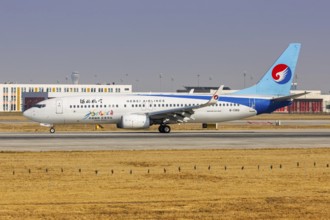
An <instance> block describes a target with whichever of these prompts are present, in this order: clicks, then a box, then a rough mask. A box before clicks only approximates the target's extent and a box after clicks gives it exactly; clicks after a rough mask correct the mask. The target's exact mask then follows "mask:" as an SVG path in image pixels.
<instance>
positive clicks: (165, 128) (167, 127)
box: [158, 125, 171, 133]
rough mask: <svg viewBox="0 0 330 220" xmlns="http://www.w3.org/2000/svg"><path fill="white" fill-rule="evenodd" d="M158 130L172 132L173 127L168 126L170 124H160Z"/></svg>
mask: <svg viewBox="0 0 330 220" xmlns="http://www.w3.org/2000/svg"><path fill="white" fill-rule="evenodd" d="M158 131H159V132H160V133H170V132H171V127H170V126H168V125H160V126H159V127H158Z"/></svg>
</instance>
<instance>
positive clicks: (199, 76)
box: [197, 74, 201, 87]
mask: <svg viewBox="0 0 330 220" xmlns="http://www.w3.org/2000/svg"><path fill="white" fill-rule="evenodd" d="M200 76H201V75H199V74H197V87H199V77H200Z"/></svg>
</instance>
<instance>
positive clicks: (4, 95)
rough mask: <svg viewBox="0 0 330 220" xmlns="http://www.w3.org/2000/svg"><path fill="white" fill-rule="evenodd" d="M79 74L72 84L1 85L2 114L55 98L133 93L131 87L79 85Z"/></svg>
mask: <svg viewBox="0 0 330 220" xmlns="http://www.w3.org/2000/svg"><path fill="white" fill-rule="evenodd" d="M78 83H79V74H78V73H76V72H74V73H72V84H15V83H4V84H0V112H22V111H24V110H25V109H28V108H30V107H31V106H32V105H34V104H36V103H38V102H40V101H42V100H45V99H48V98H54V97H61V96H72V95H86V94H118V93H131V92H132V86H131V85H114V84H107V85H79V84H78Z"/></svg>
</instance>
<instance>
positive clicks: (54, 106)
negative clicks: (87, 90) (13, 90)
mask: <svg viewBox="0 0 330 220" xmlns="http://www.w3.org/2000/svg"><path fill="white" fill-rule="evenodd" d="M205 97H206V98H205ZM209 97H210V96H205V95H196V94H194V95H171V94H167V95H166V94H165V95H164V94H159V95H157V94H129V95H97V96H83V97H78V96H75V97H61V98H54V99H49V100H45V101H43V102H40V103H39V106H37V107H32V108H31V109H29V110H27V111H25V112H24V115H25V116H26V117H28V118H30V119H32V120H34V121H37V122H40V123H43V124H50V125H53V124H66V123H93V124H96V123H97V124H118V123H120V121H121V119H122V117H123V116H124V115H132V114H145V115H148V114H149V113H152V112H161V111H166V110H170V109H180V108H183V107H190V106H198V105H202V104H204V103H205V102H207V99H208V98H209ZM256 114H257V112H256V110H255V109H254V108H253V107H250V106H246V105H242V104H239V103H235V102H228V101H218V102H217V104H214V105H211V106H206V107H203V108H199V109H196V110H194V113H193V114H192V115H191V117H189V118H187V119H186V120H185V121H184V122H188V123H210V122H223V121H230V120H236V119H241V118H246V117H250V116H253V115H256ZM170 123H171V122H170Z"/></svg>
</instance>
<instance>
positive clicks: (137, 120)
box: [117, 114, 150, 129]
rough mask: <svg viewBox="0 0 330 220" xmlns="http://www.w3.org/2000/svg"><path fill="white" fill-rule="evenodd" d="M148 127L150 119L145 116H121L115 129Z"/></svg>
mask: <svg viewBox="0 0 330 220" xmlns="http://www.w3.org/2000/svg"><path fill="white" fill-rule="evenodd" d="M149 127H150V118H149V117H148V116H146V115H137V114H133V115H123V116H122V117H121V122H120V123H118V124H117V128H129V129H142V128H149Z"/></svg>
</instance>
